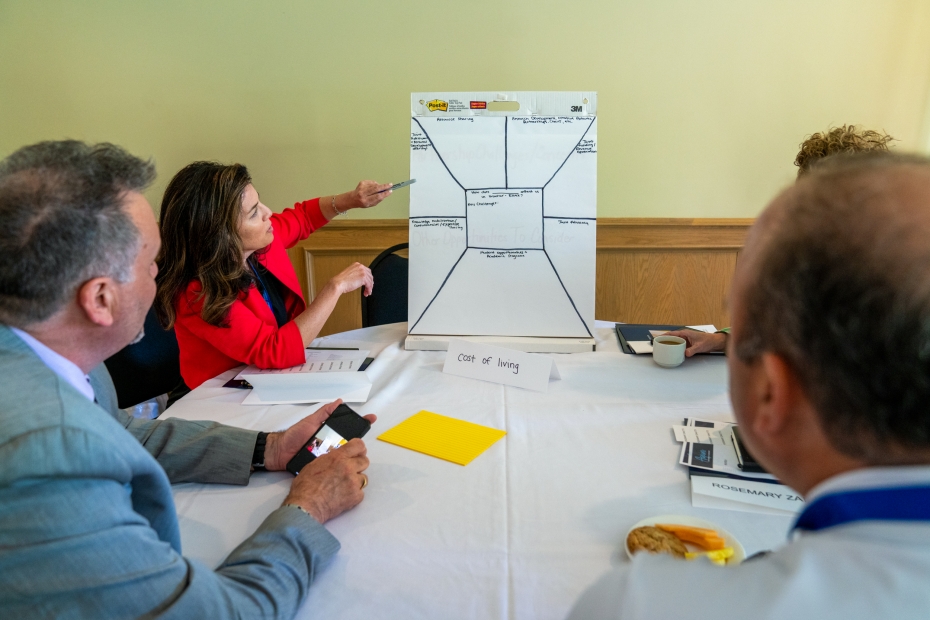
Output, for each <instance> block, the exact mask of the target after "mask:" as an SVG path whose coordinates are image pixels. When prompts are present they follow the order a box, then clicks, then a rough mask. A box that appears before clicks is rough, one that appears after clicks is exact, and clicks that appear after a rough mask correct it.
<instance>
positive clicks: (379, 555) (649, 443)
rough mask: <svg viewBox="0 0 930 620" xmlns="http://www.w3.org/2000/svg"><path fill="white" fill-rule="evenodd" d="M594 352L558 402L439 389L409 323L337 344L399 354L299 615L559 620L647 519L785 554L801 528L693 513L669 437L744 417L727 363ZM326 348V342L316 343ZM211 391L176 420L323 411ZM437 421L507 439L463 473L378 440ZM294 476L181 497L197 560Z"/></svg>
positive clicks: (234, 421) (376, 377) (505, 391)
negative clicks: (733, 401)
mask: <svg viewBox="0 0 930 620" xmlns="http://www.w3.org/2000/svg"><path fill="white" fill-rule="evenodd" d="M598 326H599V328H598V329H597V331H596V334H595V335H596V337H597V341H598V346H597V352H595V353H576V354H571V355H556V356H554V357H555V359H556V363H557V365H558V368H559V371H560V372H561V375H562V379H561V380H560V381H553V382H551V383H550V385H549V391H548V393H538V392H530V391H526V390H521V389H519V388H509V387H503V386H499V385H495V384H491V383H485V382H480V381H475V380H472V379H465V378H462V377H457V376H452V375H445V374H443V373H442V366H443V361H444V359H445V353H444V352H407V351H404V350H403V344H402V341H403V337H404V336H405V335H406V324H405V323H401V324H395V325H388V326H381V327H375V328H369V329H363V330H357V331H354V332H347V333H344V334H339V335H336V336H330V337H329V338H327V339H326V342H329V343H332V342H333V341H334V340H339V339H344V340H367V341H372V342H390V343H391V344H390V346H388V347H387V348H386V349H385V350H384V351H383V352H382V353H381V354H380V355H379V356H378V358H377V359H376V360H375V362H374V363H373V364H372V365H371V366H370V367H369V369H368V370H367V371H366V372H368V374H369V376H370V377H371V380H372V383H373V384H374V385H373V388H372V392H371V397H370V399H369V400H368V402H367V403H365V404H363V405H358V406H353V408H355V409H356V410H357V411H359V413H376V414H377V415H378V422H377V424H375V425H374V426H373V427H372V430H371V432H370V433H369V434H368V436H367V438H366V444H367V446H368V455H369V457H370V459H371V466H370V468H369V469H368V476H369V479H370V485H369V486H368V488H367V489H366V496H365V500H364V501H363V502H362V503H361V504H360V505H359V506H357V507H356V508H354V509H353V510H351V511H349V512H348V513H346V514H344V515H342V516H340V517H337V518H336V519H334V520H332V521H330V522H329V523H327V524H326V527H327V528H329V530H330V531H331V532H332V533H333V534H334V535H335V536H336V537H337V538H338V539H339V540H340V541H341V543H342V551H341V552H340V553H339V555H338V556H337V559H336V560H335V562H334V563H333V565H331V566H330V568H329V569H328V570H327V571H326V572H325V573H324V574H323V575H322V576H321V578H320V579H319V580H318V581H317V582H316V583H315V585H314V586H313V587H312V588H311V593H310V596H309V599H308V601H307V603H306V604H305V605H304V606H303V608H302V609H301V613H300V614H299V617H303V618H325V619H327V620H336V619H337V618H437V619H438V618H443V619H450V618H475V619H481V620H489V619H497V618H527V619H534V620H536V619H543V618H562V617H564V616H565V614H566V613H567V612H568V610H569V609H570V607H571V605H572V603H573V602H574V600H575V599H576V598H577V596H578V595H579V594H580V593H581V592H582V591H583V590H584V589H585V587H587V586H588V585H589V584H591V583H592V582H593V581H594V580H595V578H596V577H597V576H598V575H600V574H601V573H603V572H604V571H605V570H607V569H608V568H609V567H610V566H611V565H612V564H616V563H618V562H626V561H627V559H626V556H625V555H624V552H623V546H622V541H623V538H624V536H625V534H626V532H627V530H628V529H629V527H630V526H631V525H632V524H633V523H635V522H636V521H638V520H640V519H642V518H645V517H648V516H652V515H657V514H667V513H676V514H686V515H694V516H698V517H701V518H704V519H709V520H712V521H715V522H716V523H718V524H720V525H721V526H723V527H724V528H726V529H728V530H729V531H730V532H731V533H732V534H734V535H735V536H736V537H737V538H738V539H739V540H740V541H741V542H742V543H743V545H744V546H745V547H746V552H747V554H752V553H754V552H756V551H759V550H761V549H771V548H774V547H776V546H779V545H781V544H782V543H783V542H784V541H785V538H786V533H787V531H788V527H789V526H790V519H789V518H787V517H775V516H763V515H755V514H749V513H744V512H730V511H723V510H711V509H699V508H693V507H692V506H691V499H690V486H689V483H688V477H687V473H686V471H685V470H684V468H682V467H680V466H678V465H676V462H677V455H678V451H679V445H678V444H676V443H675V440H674V437H673V436H672V434H671V431H670V426H671V425H672V424H680V423H681V419H682V418H683V417H688V416H694V417H704V418H711V419H721V420H729V419H732V410H731V408H730V404H729V399H728V397H727V391H726V383H727V371H726V362H725V360H724V359H723V358H722V357H713V356H702V357H699V358H695V359H690V360H687V361H686V362H685V363H684V364H683V365H682V366H680V367H678V368H675V369H670V370H667V369H663V368H660V367H658V366H656V365H655V364H654V363H653V361H652V358H651V357H650V356H633V355H625V354H623V353H622V352H620V350H619V346H618V344H617V338H616V336H615V334H614V333H613V330H612V329H611V327H612V324H609V323H602V322H599V323H598ZM317 344H318V345H319V342H318V343H317ZM234 375H235V371H230V372H228V373H224V374H223V375H221V376H220V377H218V378H217V379H213V380H211V381H208V382H207V383H205V384H204V385H202V386H201V387H199V388H197V389H196V390H194V391H193V392H191V394H189V395H188V396H187V397H185V398H184V399H182V400H181V401H179V402H178V403H177V404H175V405H174V406H173V407H172V408H171V409H169V410H168V411H167V412H166V413H165V417H170V416H175V417H179V418H186V419H208V420H217V421H220V422H224V423H226V424H231V425H235V426H241V427H245V428H251V429H258V430H266V431H273V430H278V429H283V428H286V427H287V426H289V425H290V424H292V423H294V422H296V421H297V420H299V419H300V418H301V417H303V416H304V415H306V414H308V413H310V412H312V411H313V410H315V409H316V407H315V406H297V405H287V406H272V407H269V406H244V405H241V404H240V403H241V401H242V399H243V398H244V397H245V395H246V392H245V391H243V390H235V389H228V388H222V387H220V386H221V385H222V384H223V383H224V382H225V381H226V380H228V379H229V378H231V377H232V376H234ZM422 409H426V410H429V411H434V412H437V413H441V414H445V415H449V416H453V417H456V418H461V419H463V420H468V421H471V422H476V423H478V424H484V425H487V426H492V427H494V428H500V429H504V430H506V431H507V435H506V437H504V438H503V439H502V440H500V441H498V442H497V443H496V444H494V445H493V446H492V447H491V448H490V449H489V450H488V451H487V452H485V453H484V454H482V455H481V456H480V457H478V458H477V459H476V460H474V461H473V462H472V463H471V464H469V465H467V466H465V467H462V466H459V465H455V464H452V463H448V462H446V461H442V460H439V459H435V458H432V457H429V456H425V455H423V454H418V453H416V452H412V451H409V450H405V449H403V448H399V447H397V446H393V445H390V444H386V443H384V442H381V441H378V440H377V439H375V438H376V437H377V436H378V435H379V434H380V433H381V432H383V431H385V430H387V429H388V428H391V427H393V426H394V425H396V424H398V423H399V422H401V421H403V420H404V419H406V418H407V417H409V416H411V415H413V414H414V413H416V412H418V411H420V410H422ZM290 480H291V475H290V474H287V473H278V472H276V473H268V472H260V473H256V474H254V475H253V476H252V479H251V482H250V483H249V485H248V486H247V487H230V486H221V485H198V484H182V485H177V486H175V487H174V496H175V502H176V504H177V510H178V515H179V518H180V525H181V538H182V544H183V549H184V553H185V555H187V556H189V557H192V558H195V559H198V560H201V561H203V562H205V563H207V564H208V565H210V566H217V565H219V564H220V562H221V561H222V559H223V558H224V557H225V556H226V555H227V554H228V553H229V552H230V551H231V550H232V549H233V548H235V547H236V545H238V544H239V543H240V542H241V541H242V540H244V539H245V538H246V537H247V536H249V534H251V533H252V532H253V531H254V529H255V528H256V527H257V526H258V525H259V523H261V521H262V520H263V519H264V518H265V517H266V516H267V515H268V514H269V513H270V512H271V511H272V510H274V509H275V508H276V507H277V506H279V505H280V504H281V502H282V501H283V499H284V497H285V495H286V494H287V491H288V488H289V485H290Z"/></svg>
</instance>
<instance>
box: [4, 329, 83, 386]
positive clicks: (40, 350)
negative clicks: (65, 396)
mask: <svg viewBox="0 0 930 620" xmlns="http://www.w3.org/2000/svg"><path fill="white" fill-rule="evenodd" d="M9 327H10V329H11V330H13V333H14V334H16V335H17V336H19V337H20V339H22V341H23V342H25V343H26V344H27V345H29V348H30V349H32V351H33V353H35V354H36V355H38V356H39V359H40V360H42V363H44V364H45V365H46V366H48V367H49V368H51V369H52V372H54V373H55V374H56V375H58V376H59V377H61V378H62V379H64V380H65V381H67V382H68V383H70V384H71V386H72V387H73V388H74V389H75V390H77V391H78V392H80V393H81V394H83V395H84V396H86V397H87V398H88V400H90V401H93V400H94V388H93V387H92V386H91V385H90V377H88V376H87V375H85V374H84V371H82V370H81V369H80V368H78V365H77V364H75V363H74V362H72V361H71V360H69V359H68V358H67V357H64V356H63V355H61V354H59V353H56V352H55V351H52V350H51V349H50V348H48V347H47V346H45V345H44V344H42V343H41V342H39V341H38V340H36V339H35V338H33V337H32V336H30V335H29V334H27V333H26V332H24V331H23V330H21V329H17V328H15V327H13V326H9Z"/></svg>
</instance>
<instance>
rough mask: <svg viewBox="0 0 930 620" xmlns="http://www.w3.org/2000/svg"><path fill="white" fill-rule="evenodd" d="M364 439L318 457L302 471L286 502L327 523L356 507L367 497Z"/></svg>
mask: <svg viewBox="0 0 930 620" xmlns="http://www.w3.org/2000/svg"><path fill="white" fill-rule="evenodd" d="M366 454H367V449H366V448H365V442H364V441H362V440H361V439H352V440H350V441H349V442H348V443H347V444H345V445H344V446H342V447H341V448H338V449H336V450H333V451H331V452H329V453H328V454H324V455H323V456H320V457H317V458H316V459H314V460H313V461H311V462H310V463H309V464H308V465H307V466H306V467H304V468H303V469H301V470H300V473H299V474H297V477H296V478H294V482H293V483H291V492H290V493H288V495H287V498H285V500H284V503H285V504H293V505H295V506H300V507H301V508H303V509H304V510H305V511H306V512H308V513H309V514H310V515H311V516H312V517H313V518H314V519H316V520H317V521H319V522H320V523H326V522H327V521H329V520H330V519H332V518H333V517H336V516H339V515H340V514H342V513H343V512H345V511H346V510H349V509H350V508H353V507H355V506H356V505H357V504H358V503H359V502H360V501H362V499H364V497H365V493H364V492H363V491H362V488H363V487H364V486H365V485H366V484H367V483H368V478H367V476H366V475H365V474H363V473H362V472H363V471H365V470H366V469H367V468H368V456H366Z"/></svg>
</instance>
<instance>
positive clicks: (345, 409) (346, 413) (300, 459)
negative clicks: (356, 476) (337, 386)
mask: <svg viewBox="0 0 930 620" xmlns="http://www.w3.org/2000/svg"><path fill="white" fill-rule="evenodd" d="M323 424H324V426H328V427H330V428H331V429H333V430H334V431H336V432H337V433H339V434H340V435H342V436H343V438H345V439H346V440H347V441H348V440H349V439H355V438H361V437H364V436H365V433H367V432H368V429H370V428H371V422H369V421H368V420H366V419H365V418H363V417H362V416H360V415H359V414H357V413H355V412H354V411H353V410H352V408H351V407H349V406H348V405H346V404H342V405H339V406H338V407H336V410H335V411H333V413H332V415H330V416H329V418H328V419H327V420H326V422H324V423H323ZM317 432H319V431H317ZM314 437H316V433H314V435H313V437H311V438H310V439H308V440H307V443H305V444H304V445H303V447H301V448H300V450H298V451H297V454H295V455H294V458H292V459H291V460H290V461H288V463H287V471H289V472H291V473H292V474H294V475H295V476H296V475H297V474H298V473H300V470H301V469H303V468H304V467H305V466H306V465H307V463H309V462H310V461H312V460H314V459H315V458H316V456H314V454H313V453H312V452H310V451H309V450H307V446H309V445H310V442H311V441H313V438H314Z"/></svg>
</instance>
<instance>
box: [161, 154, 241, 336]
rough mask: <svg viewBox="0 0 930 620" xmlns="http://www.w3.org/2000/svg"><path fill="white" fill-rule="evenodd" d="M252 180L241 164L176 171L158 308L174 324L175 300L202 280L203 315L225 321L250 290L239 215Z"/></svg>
mask: <svg viewBox="0 0 930 620" xmlns="http://www.w3.org/2000/svg"><path fill="white" fill-rule="evenodd" d="M251 182H252V178H251V177H250V176H249V171H248V169H247V168H246V167H245V166H243V165H241V164H232V165H229V166H226V165H223V164H220V163H217V162H211V161H196V162H194V163H192V164H190V165H188V166H185V167H184V168H183V169H182V170H181V171H180V172H178V173H177V174H176V175H174V178H173V179H171V182H170V183H169V184H168V187H167V189H165V197H164V198H163V199H162V202H161V221H160V228H161V239H162V246H161V251H160V252H159V254H158V258H157V259H156V262H157V263H158V276H157V277H156V278H155V281H156V282H157V283H158V292H157V293H156V295H155V312H156V314H157V316H158V319H159V321H160V322H161V324H162V325H163V326H164V327H165V329H170V328H171V327H172V326H173V325H174V322H175V319H176V318H177V315H176V312H175V303H176V302H177V300H178V298H179V297H181V296H182V295H183V294H184V292H185V291H186V290H187V287H188V285H189V284H190V283H191V282H192V281H194V280H197V281H199V282H200V284H201V286H202V288H201V291H200V296H199V297H198V299H202V300H203V309H202V310H201V313H200V315H201V317H202V318H203V320H204V321H206V322H207V323H209V324H210V325H216V326H218V327H220V326H224V325H225V324H226V323H225V322H226V316H227V314H228V312H229V308H230V306H232V304H233V302H235V301H236V298H237V297H238V296H239V295H240V294H241V293H243V292H245V291H248V289H249V287H250V286H251V284H252V277H251V275H250V274H249V273H248V272H247V271H246V269H245V266H244V264H243V261H242V241H241V240H240V238H239V232H238V227H239V217H240V213H241V209H242V193H243V192H244V191H245V188H246V186H247V185H248V184H249V183H251Z"/></svg>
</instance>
